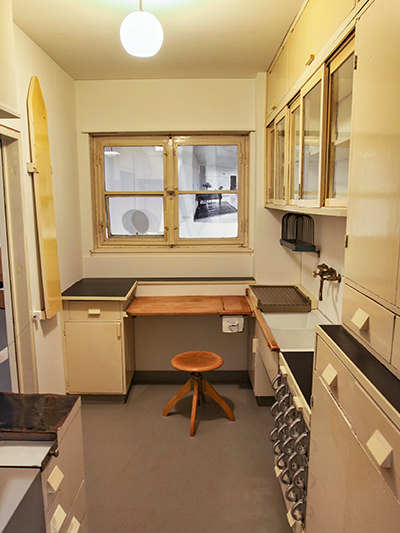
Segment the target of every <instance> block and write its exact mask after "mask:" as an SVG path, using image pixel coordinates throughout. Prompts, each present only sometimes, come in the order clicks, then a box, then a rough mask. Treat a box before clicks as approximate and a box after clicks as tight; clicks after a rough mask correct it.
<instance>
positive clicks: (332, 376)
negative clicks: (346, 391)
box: [322, 363, 338, 387]
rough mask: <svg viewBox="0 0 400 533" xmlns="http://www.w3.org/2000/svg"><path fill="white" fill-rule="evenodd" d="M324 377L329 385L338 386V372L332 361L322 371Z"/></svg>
mask: <svg viewBox="0 0 400 533" xmlns="http://www.w3.org/2000/svg"><path fill="white" fill-rule="evenodd" d="M322 377H323V378H324V381H325V382H326V383H327V385H328V386H329V387H337V378H338V373H337V372H336V370H335V369H334V367H333V366H332V365H331V364H330V363H329V364H328V366H327V367H326V368H325V370H324V371H323V372H322Z"/></svg>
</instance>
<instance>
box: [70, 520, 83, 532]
mask: <svg viewBox="0 0 400 533" xmlns="http://www.w3.org/2000/svg"><path fill="white" fill-rule="evenodd" d="M80 528H81V524H80V523H79V521H78V519H77V518H75V516H73V517H72V520H71V523H70V525H69V526H68V529H67V533H78V531H79V530H80Z"/></svg>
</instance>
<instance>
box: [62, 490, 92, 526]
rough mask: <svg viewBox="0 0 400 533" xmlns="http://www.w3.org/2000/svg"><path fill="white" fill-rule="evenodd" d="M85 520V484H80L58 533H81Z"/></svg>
mask: <svg viewBox="0 0 400 533" xmlns="http://www.w3.org/2000/svg"><path fill="white" fill-rule="evenodd" d="M85 518H86V484H85V481H83V482H82V484H81V486H80V488H79V492H78V494H77V496H76V498H75V501H74V503H73V505H72V507H71V510H70V512H69V513H68V516H67V517H66V519H65V521H64V524H63V527H62V529H61V532H60V533H83V531H84V529H83V523H84V520H85Z"/></svg>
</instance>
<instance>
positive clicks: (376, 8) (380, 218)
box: [345, 0, 400, 305]
mask: <svg viewBox="0 0 400 533" xmlns="http://www.w3.org/2000/svg"><path fill="white" fill-rule="evenodd" d="M399 18H400V3H399V2H392V1H391V0H380V1H379V2H374V3H373V4H372V5H371V6H370V7H369V8H368V9H367V10H366V12H365V13H364V14H363V15H362V16H361V18H360V20H359V21H358V23H357V27H356V38H355V39H356V41H355V49H356V53H357V55H358V66H357V70H356V71H355V72H354V81H353V93H354V96H353V110H352V115H353V118H352V139H351V155H350V183H349V204H348V218H347V233H348V249H347V251H346V256H345V276H346V277H348V278H349V279H351V280H353V281H355V282H356V283H357V284H359V285H360V286H362V287H364V288H366V289H368V290H369V291H371V292H372V293H373V294H375V295H377V296H380V297H382V298H383V299H384V300H386V301H388V302H391V303H395V302H396V303H397V305H400V287H399V290H398V291H397V294H396V284H397V279H398V259H399V243H400V210H399V205H400V180H399V177H398V172H399V168H400V150H399V146H400V128H399V124H400V100H399V94H398V87H399V84H400V54H399V52H398V51H399V49H400V32H399V25H398V21H399Z"/></svg>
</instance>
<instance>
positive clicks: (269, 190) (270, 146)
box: [265, 122, 275, 204]
mask: <svg viewBox="0 0 400 533" xmlns="http://www.w3.org/2000/svg"><path fill="white" fill-rule="evenodd" d="M266 143H267V149H266V154H267V160H266V184H265V200H266V203H267V204H272V203H273V201H274V150H275V123H274V122H272V123H271V124H269V126H267V138H266Z"/></svg>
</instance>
